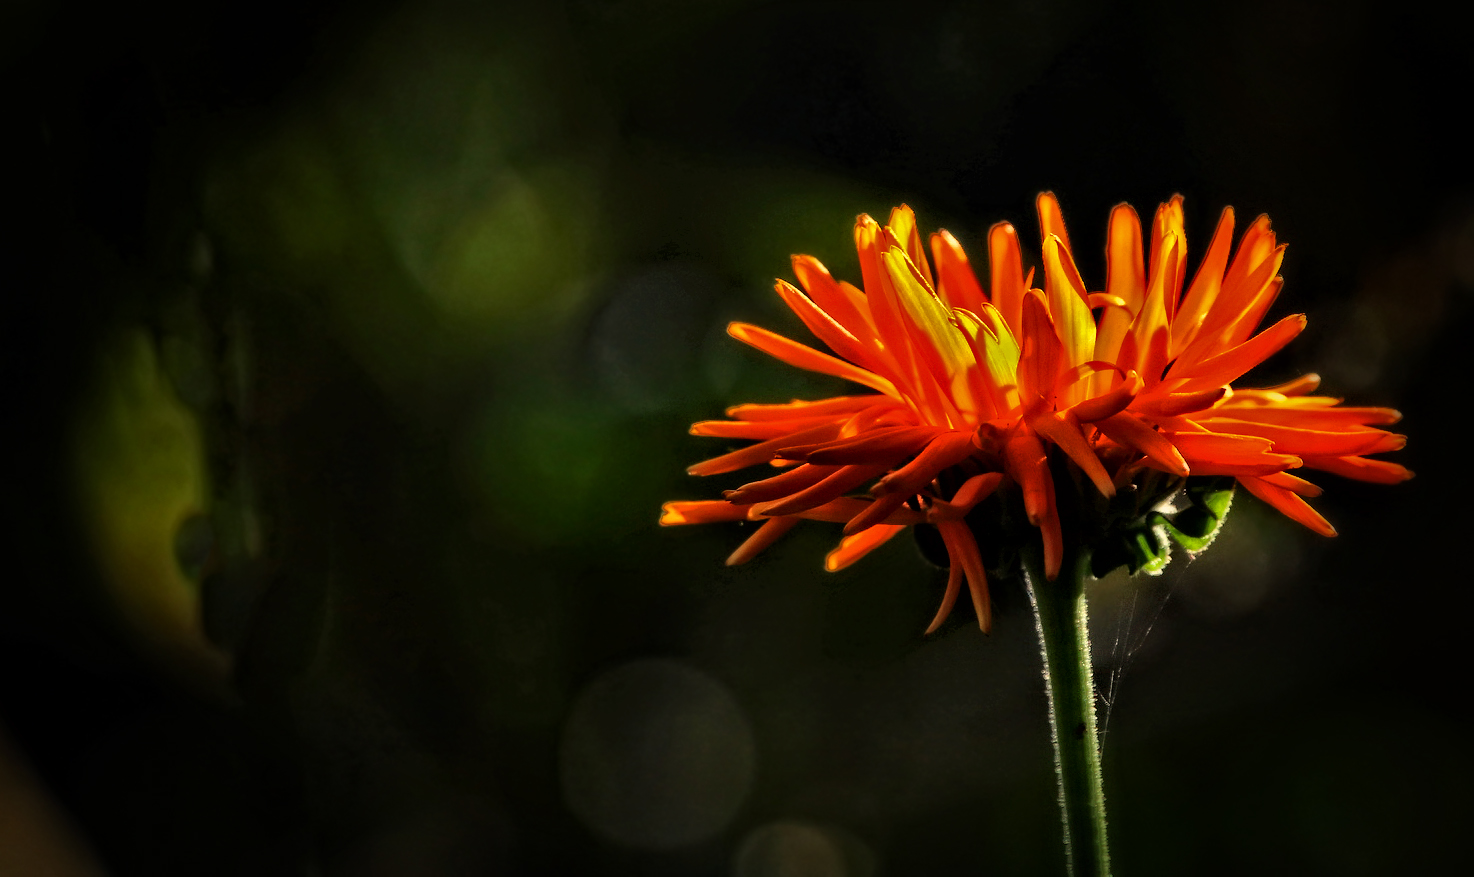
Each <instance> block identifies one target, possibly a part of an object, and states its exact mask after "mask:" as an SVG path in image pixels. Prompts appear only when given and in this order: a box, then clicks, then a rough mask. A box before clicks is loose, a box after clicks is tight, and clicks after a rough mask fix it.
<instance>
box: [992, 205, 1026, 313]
mask: <svg viewBox="0 0 1474 877" xmlns="http://www.w3.org/2000/svg"><path fill="white" fill-rule="evenodd" d="M988 267H989V269H990V271H989V281H988V282H989V289H990V291H991V292H992V301H993V306H994V307H996V308H998V312H999V313H1000V314H1002V315H1003V319H1004V320H1005V321H1006V322H1007V323H1008V328H1009V329H1010V330H1012V332H1013V334H1014V337H1018V336H1019V334H1020V333H1021V332H1022V331H1023V326H1024V318H1023V307H1024V289H1025V288H1026V287H1025V286H1024V260H1023V255H1022V253H1020V251H1019V243H1018V232H1017V231H1015V230H1014V228H1013V226H1012V225H1010V224H1008V223H1006V222H999V223H996V224H995V225H994V226H993V227H992V228H990V229H988Z"/></svg>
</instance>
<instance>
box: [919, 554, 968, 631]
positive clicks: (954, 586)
mask: <svg viewBox="0 0 1474 877" xmlns="http://www.w3.org/2000/svg"><path fill="white" fill-rule="evenodd" d="M948 553H949V554H950V549H949V552H948ZM962 575H963V573H962V565H961V564H959V563H953V564H952V565H951V567H950V568H949V569H948V570H947V590H946V591H944V592H942V605H940V606H938V607H937V614H936V615H934V616H932V620H931V624H928V625H927V626H926V634H925V635H926V636H931V635H932V634H933V633H936V631H937V628H939V627H941V626H942V622H943V621H946V620H947V616H949V615H951V614H952V607H954V606H956V605H957V595H958V594H960V593H962ZM979 617H981V616H979Z"/></svg>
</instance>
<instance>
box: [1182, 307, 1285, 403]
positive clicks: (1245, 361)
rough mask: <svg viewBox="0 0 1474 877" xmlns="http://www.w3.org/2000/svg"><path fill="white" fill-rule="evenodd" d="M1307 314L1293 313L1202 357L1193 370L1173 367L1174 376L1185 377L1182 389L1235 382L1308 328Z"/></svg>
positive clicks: (1206, 387) (1204, 387) (1205, 387)
mask: <svg viewBox="0 0 1474 877" xmlns="http://www.w3.org/2000/svg"><path fill="white" fill-rule="evenodd" d="M1305 322H1306V321H1305V315H1304V314H1291V315H1290V316H1288V317H1285V318H1284V319H1283V320H1280V321H1279V322H1278V323H1275V324H1274V325H1273V326H1270V327H1269V328H1268V329H1265V330H1264V331H1263V332H1260V333H1259V334H1258V335H1255V336H1254V337H1253V338H1250V339H1249V340H1248V341H1245V342H1244V343H1242V344H1240V345H1238V346H1237V347H1233V348H1230V349H1228V350H1225V351H1223V352H1222V353H1220V354H1218V355H1217V356H1213V357H1210V358H1209V359H1206V360H1203V361H1202V362H1200V363H1198V364H1197V365H1194V366H1192V367H1191V368H1190V369H1188V370H1186V371H1184V372H1179V371H1178V370H1177V367H1176V366H1174V367H1173V369H1172V377H1174V378H1181V379H1182V380H1183V389H1184V390H1188V389H1208V388H1210V387H1218V386H1221V385H1223V384H1228V383H1232V382H1233V381H1234V380H1236V379H1238V378H1240V377H1243V375H1244V373H1245V372H1247V371H1249V369H1252V368H1253V367H1254V366H1256V365H1258V364H1259V363H1261V362H1263V361H1264V360H1266V359H1268V358H1269V357H1271V356H1273V355H1274V354H1276V353H1278V352H1279V351H1280V348H1282V347H1284V346H1285V345H1286V344H1289V343H1290V342H1291V341H1293V340H1295V336H1297V335H1299V334H1300V333H1301V332H1303V331H1304V330H1305Z"/></svg>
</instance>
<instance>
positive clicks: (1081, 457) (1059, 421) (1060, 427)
mask: <svg viewBox="0 0 1474 877" xmlns="http://www.w3.org/2000/svg"><path fill="white" fill-rule="evenodd" d="M1029 428H1030V429H1033V430H1034V431H1035V432H1037V433H1039V434H1040V435H1042V436H1044V437H1045V438H1047V439H1049V440H1050V441H1052V442H1054V443H1055V444H1056V445H1059V447H1060V450H1062V451H1064V452H1065V454H1066V455H1068V456H1069V458H1070V459H1071V460H1074V461H1075V465H1076V466H1079V467H1080V471H1082V472H1084V473H1085V474H1086V475H1087V476H1088V477H1089V478H1090V480H1091V481H1093V482H1095V487H1096V489H1097V490H1099V491H1100V492H1101V493H1102V494H1103V495H1105V496H1115V495H1116V486H1115V485H1114V484H1112V483H1111V476H1110V474H1109V473H1107V472H1106V470H1105V467H1104V466H1102V465H1101V463H1100V458H1099V457H1097V456H1096V455H1095V448H1093V447H1091V446H1090V442H1088V441H1086V440H1085V435H1084V433H1083V432H1082V431H1081V429H1080V421H1079V420H1076V419H1075V417H1074V416H1073V415H1071V414H1070V413H1068V412H1065V413H1063V414H1055V413H1054V412H1050V411H1045V412H1042V413H1040V414H1039V415H1037V416H1035V417H1031V418H1029Z"/></svg>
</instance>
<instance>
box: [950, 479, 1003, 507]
mask: <svg viewBox="0 0 1474 877" xmlns="http://www.w3.org/2000/svg"><path fill="white" fill-rule="evenodd" d="M1002 483H1003V473H1002V472H984V473H983V474H982V475H974V476H972V477H971V478H969V479H967V480H966V481H964V482H962V486H961V487H959V488H957V492H956V493H954V494H952V498H951V499H950V500H948V501H947V504H948V505H949V506H951V507H952V508H953V509H954V510H956V511H958V512H961V513H962V514H967V513H968V512H969V511H971V510H972V507H973V506H975V505H977V504H978V503H980V502H982V501H983V500H985V499H987V498H988V497H989V496H991V495H992V493H993V491H995V490H997V489H998V485H1000V484H1002Z"/></svg>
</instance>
